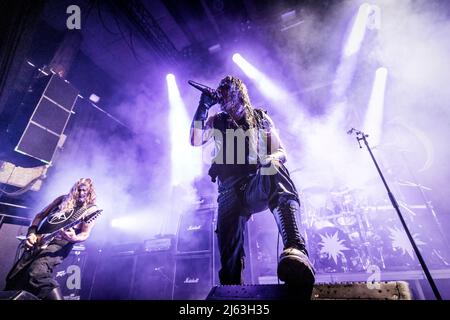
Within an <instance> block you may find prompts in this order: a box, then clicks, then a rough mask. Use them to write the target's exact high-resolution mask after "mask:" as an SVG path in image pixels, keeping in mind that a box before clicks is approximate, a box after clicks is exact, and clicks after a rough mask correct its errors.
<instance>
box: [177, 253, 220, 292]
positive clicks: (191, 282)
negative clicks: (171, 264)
mask: <svg viewBox="0 0 450 320" xmlns="http://www.w3.org/2000/svg"><path fill="white" fill-rule="evenodd" d="M212 273H213V265H212V258H211V255H210V254H203V255H187V256H181V257H177V258H176V261H175V281H174V287H173V295H172V298H173V299H174V300H203V299H205V298H206V296H207V295H208V292H209V291H210V290H211V287H212Z"/></svg>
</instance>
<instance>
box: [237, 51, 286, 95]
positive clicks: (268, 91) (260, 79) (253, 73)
mask: <svg viewBox="0 0 450 320" xmlns="http://www.w3.org/2000/svg"><path fill="white" fill-rule="evenodd" d="M232 59H233V62H234V63H236V64H237V65H238V67H239V68H241V70H242V71H244V73H245V74H246V75H247V77H249V78H250V79H252V80H254V81H255V83H256V85H257V87H258V89H259V90H260V91H261V93H262V94H263V95H265V96H266V97H267V98H269V99H271V100H273V101H276V102H280V101H283V102H286V100H287V99H288V94H287V92H285V91H283V90H282V89H281V88H280V87H278V86H277V85H276V84H275V83H273V82H272V81H271V80H269V78H268V77H267V76H266V75H264V74H263V73H262V72H261V71H259V70H258V69H256V68H255V67H254V66H253V65H252V64H250V63H249V62H248V61H247V60H245V59H244V58H243V57H242V56H241V55H240V54H239V53H235V54H233V57H232Z"/></svg>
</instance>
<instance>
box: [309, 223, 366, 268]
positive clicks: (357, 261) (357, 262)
mask: <svg viewBox="0 0 450 320" xmlns="http://www.w3.org/2000/svg"><path fill="white" fill-rule="evenodd" d="M308 248H309V256H310V259H311V261H312V263H313V264H314V267H315V269H316V271H318V272H322V273H332V272H349V271H355V272H356V271H361V270H362V269H363V268H362V263H361V258H360V255H359V253H358V252H357V250H356V246H355V245H354V244H353V243H352V240H351V239H350V237H349V236H348V235H347V234H346V233H345V232H344V231H342V230H341V229H340V228H337V227H329V226H327V227H324V228H321V229H318V230H311V231H310V232H309V234H308Z"/></svg>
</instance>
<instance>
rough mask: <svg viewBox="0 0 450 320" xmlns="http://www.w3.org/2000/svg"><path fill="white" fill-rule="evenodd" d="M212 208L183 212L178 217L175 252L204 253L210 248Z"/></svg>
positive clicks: (213, 211) (211, 239) (212, 221)
mask: <svg viewBox="0 0 450 320" xmlns="http://www.w3.org/2000/svg"><path fill="white" fill-rule="evenodd" d="M214 214H215V210H214V209H210V208H207V209H200V210H196V211H193V212H188V213H185V214H183V215H182V216H181V218H180V223H179V226H178V238H177V245H176V252H177V253H178V254H183V253H202V252H203V253H206V252H210V251H211V249H212V242H213V237H212V236H213V229H214V226H213V224H214Z"/></svg>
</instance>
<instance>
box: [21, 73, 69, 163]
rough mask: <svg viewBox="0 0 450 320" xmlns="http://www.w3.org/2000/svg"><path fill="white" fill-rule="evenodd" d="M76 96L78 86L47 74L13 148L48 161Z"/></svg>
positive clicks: (51, 157)
mask: <svg viewBox="0 0 450 320" xmlns="http://www.w3.org/2000/svg"><path fill="white" fill-rule="evenodd" d="M41 92H42V91H41ZM77 98H78V90H77V89H76V88H74V87H73V86H72V85H71V84H70V83H68V82H67V81H66V80H64V79H62V78H61V77H59V76H58V75H57V74H53V75H52V76H50V77H49V79H48V82H47V83H46V86H45V88H44V91H43V93H42V94H41V96H40V97H39V100H38V102H37V105H36V106H35V108H34V110H33V113H32V115H31V118H29V121H28V123H27V125H26V127H25V130H24V131H23V133H22V136H21V137H20V139H19V142H18V144H17V146H16V147H15V151H17V152H20V153H22V154H25V155H28V156H31V157H33V158H35V159H38V160H40V161H42V162H44V163H47V164H50V163H51V162H52V159H53V155H54V154H55V151H56V148H57V147H58V145H59V144H60V141H61V142H63V141H64V137H65V136H64V135H63V133H64V129H65V128H66V126H67V123H68V121H69V118H70V116H71V114H72V109H73V107H74V105H75V102H76V100H77ZM31 100H32V99H31Z"/></svg>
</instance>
